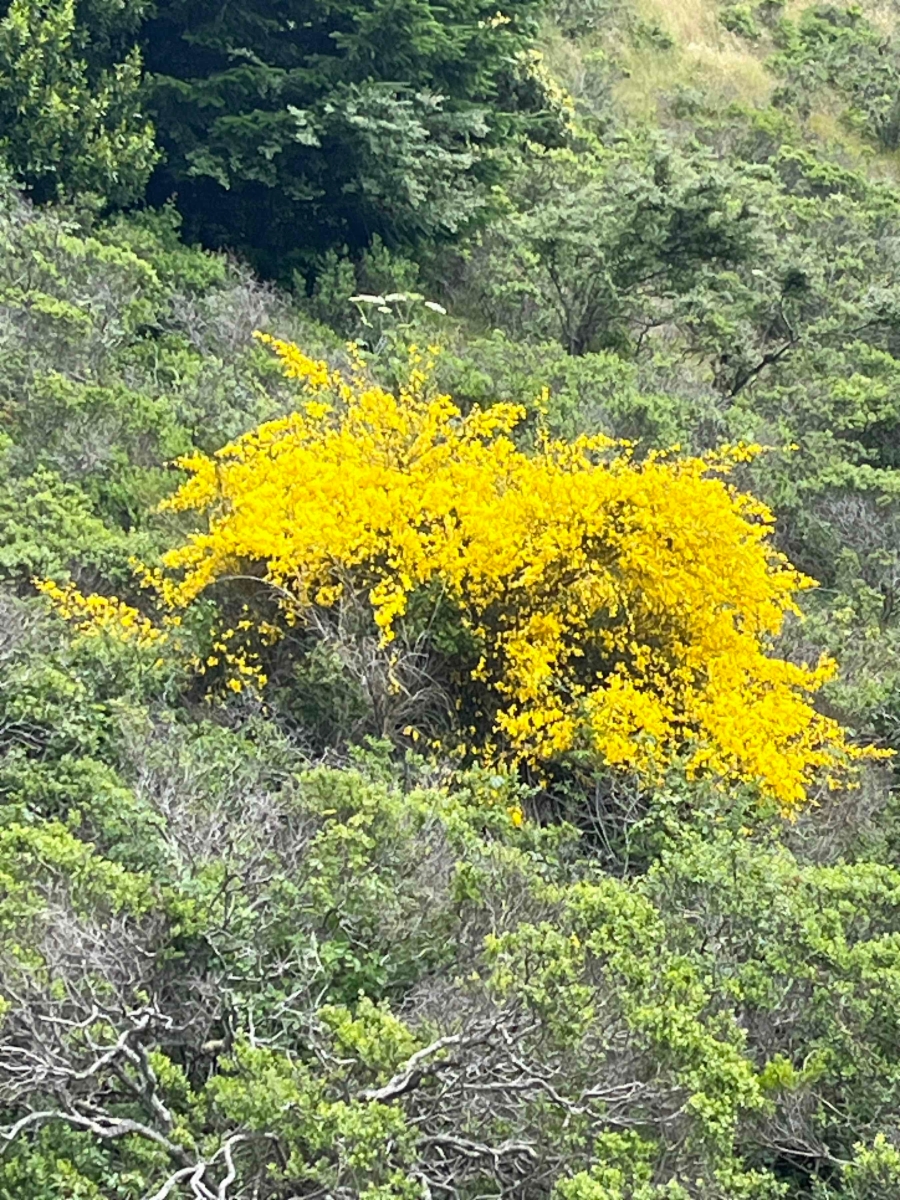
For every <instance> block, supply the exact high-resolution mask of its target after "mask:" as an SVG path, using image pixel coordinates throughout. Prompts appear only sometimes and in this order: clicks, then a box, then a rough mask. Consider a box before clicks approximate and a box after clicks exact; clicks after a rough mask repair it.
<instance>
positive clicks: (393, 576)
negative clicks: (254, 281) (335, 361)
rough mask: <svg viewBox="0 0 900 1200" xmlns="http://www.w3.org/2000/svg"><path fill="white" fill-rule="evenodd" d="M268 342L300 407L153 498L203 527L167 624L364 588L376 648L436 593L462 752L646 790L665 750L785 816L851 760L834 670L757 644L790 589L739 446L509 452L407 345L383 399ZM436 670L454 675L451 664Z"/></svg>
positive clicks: (775, 625)
mask: <svg viewBox="0 0 900 1200" xmlns="http://www.w3.org/2000/svg"><path fill="white" fill-rule="evenodd" d="M263 340H265V341H267V342H268V343H269V344H270V345H271V346H272V347H273V348H274V350H275V352H276V353H277V354H278V356H279V357H280V359H281V361H282V363H283V366H284V369H285V370H286V372H287V374H288V375H289V376H290V377H292V378H294V379H296V380H299V381H300V382H301V384H302V387H303V389H304V393H305V403H304V405H303V406H301V408H300V410H299V411H297V412H294V413H292V414H290V415H288V416H286V417H284V418H282V419H279V420H276V421H272V422H269V423H267V424H264V425H262V426H260V427H259V428H258V429H256V430H254V431H253V432H251V433H248V434H247V435H246V436H243V437H241V438H239V439H238V440H237V441H235V442H233V443H232V444H231V445H228V446H226V447H224V448H223V449H222V450H220V451H219V452H218V453H217V454H216V455H215V456H214V457H207V456H205V455H201V454H197V455H194V456H192V457H189V458H186V459H184V460H183V461H182V463H181V466H182V467H183V468H184V469H185V470H186V471H188V472H189V473H190V478H189V479H188V480H187V481H186V482H185V483H184V485H183V486H182V487H181V488H180V489H179V490H178V491H177V493H176V494H175V495H174V496H173V497H172V498H171V500H169V501H168V502H167V505H168V507H169V508H171V509H173V510H179V511H185V510H195V511H196V512H197V513H200V514H203V517H204V523H203V527H202V528H201V529H198V530H197V532H195V533H194V534H192V535H191V536H190V537H189V538H188V539H187V541H186V542H185V543H184V544H182V545H180V546H178V547H177V548H175V549H173V550H172V551H171V552H169V553H168V554H167V555H166V556H165V558H164V562H163V571H162V572H161V573H160V574H159V576H158V578H157V584H158V587H159V589H160V593H161V596H162V598H163V601H164V602H165V604H166V605H167V606H168V607H169V609H170V610H176V609H179V608H183V607H185V606H188V605H190V604H191V603H192V602H193V601H195V600H196V599H197V598H198V597H200V596H201V595H203V594H204V593H205V592H206V591H207V589H209V588H210V587H211V585H213V584H214V583H216V582H217V581H222V580H224V579H225V578H227V577H229V576H236V575H240V574H252V575H254V576H255V577H258V578H261V579H262V580H264V581H266V582H267V583H268V584H269V585H271V592H272V595H273V596H274V597H276V598H277V603H278V606H279V608H280V611H281V614H282V618H283V620H284V622H285V623H286V624H288V625H290V624H297V623H302V622H303V621H304V620H305V619H306V617H308V616H309V615H310V614H312V612H313V611H314V610H316V609H317V608H318V609H323V608H325V609H327V608H329V607H331V606H334V605H336V604H338V603H339V602H340V601H341V600H342V598H346V596H347V595H348V592H350V591H352V593H353V594H354V595H359V594H362V595H363V596H364V597H365V598H366V603H367V604H368V606H369V607H370V610H371V619H372V621H373V622H374V625H375V626H376V627H377V629H378V630H379V631H380V639H381V644H382V646H383V647H385V648H386V649H385V652H386V653H388V652H389V648H390V643H391V642H392V641H393V639H394V638H395V636H396V635H397V633H398V632H399V631H400V630H401V629H402V628H403V625H404V622H408V621H411V620H412V619H413V609H414V607H415V605H414V598H415V597H417V596H421V595H423V594H429V595H436V596H438V597H439V598H440V602H441V603H442V604H443V605H444V609H445V611H446V612H448V613H451V614H452V616H453V621H455V623H456V628H457V629H458V630H459V631H461V632H462V634H463V635H464V637H465V638H466V639H467V645H468V646H469V647H470V648H471V656H470V658H469V659H467V660H466V661H465V662H464V663H463V664H462V666H463V668H464V669H460V670H459V671H457V673H456V679H455V681H454V679H452V678H449V677H448V681H447V682H448V687H453V686H455V688H456V693H457V695H456V700H457V709H458V710H459V712H460V725H461V729H462V730H463V731H464V735H465V737H466V739H467V742H468V745H469V748H470V749H471V750H472V751H473V752H479V751H482V752H483V751H484V750H485V748H486V747H491V752H492V753H496V754H498V755H501V756H506V757H507V758H508V759H511V760H514V761H515V760H519V761H521V760H527V761H529V762H531V763H535V764H540V763H542V762H546V761H548V760H552V759H554V758H555V757H557V756H559V755H560V754H562V753H564V752H566V751H569V750H571V749H575V748H579V749H589V750H590V751H592V752H593V753H594V754H595V755H596V756H597V757H598V759H599V760H601V761H602V762H603V763H605V764H608V765H610V766H614V767H621V768H627V769H631V770H635V771H638V772H640V773H641V774H643V775H644V776H647V777H650V778H658V777H659V775H660V773H661V772H662V771H664V770H665V769H666V768H667V767H669V766H670V765H671V764H672V763H673V762H674V761H676V760H678V761H681V762H683V763H684V764H685V766H686V769H687V771H688V772H689V774H691V775H696V774H697V773H699V772H711V773H713V774H714V775H716V776H718V777H720V778H723V779H726V780H740V781H744V782H749V783H752V784H755V785H758V786H759V787H760V788H761V789H762V790H763V792H765V793H766V794H767V795H769V796H771V797H773V798H775V799H776V800H777V801H778V802H779V803H780V804H781V806H782V808H783V809H784V810H785V811H788V812H790V811H791V810H793V809H795V808H796V807H797V806H799V805H800V804H801V803H802V802H803V801H804V799H806V798H807V796H808V791H809V788H810V785H811V783H812V782H813V780H814V779H815V778H816V777H819V776H823V777H824V778H826V779H827V780H829V781H831V782H834V781H835V780H836V779H837V778H839V776H840V773H841V771H842V770H843V768H845V767H846V766H847V764H848V763H849V761H850V760H851V759H853V758H855V757H859V756H861V755H862V754H869V753H873V752H872V751H862V750H859V749H856V748H854V747H852V746H851V745H849V744H848V742H847V740H846V737H845V734H844V732H843V731H842V729H841V728H840V727H839V725H838V724H836V723H835V722H834V721H833V720H830V719H828V718H827V717H825V716H823V715H821V714H820V713H818V712H817V711H816V710H815V708H814V707H813V704H812V702H811V701H812V696H813V694H814V693H815V692H816V691H817V690H818V689H819V688H820V687H821V685H822V684H823V683H824V682H825V681H826V680H827V679H828V678H829V677H830V676H831V675H832V673H833V671H834V665H833V664H832V663H830V662H822V663H820V664H819V665H818V666H816V667H812V668H809V667H806V666H800V665H795V664H793V663H789V662H786V661H783V660H780V659H778V658H776V657H773V656H772V654H771V653H770V648H771V639H772V638H773V637H774V636H775V635H776V634H777V633H778V632H779V630H780V629H781V627H782V623H783V621H784V619H785V616H786V614H788V613H796V612H797V611H798V610H797V606H796V599H795V598H796V595H797V593H798V591H800V590H801V589H803V588H807V587H809V586H811V584H812V581H811V580H809V579H807V578H805V577H803V576H802V575H800V574H799V573H798V572H797V571H796V570H794V569H793V568H792V567H791V565H790V564H789V563H788V562H787V561H786V560H785V559H784V558H783V557H782V555H780V554H779V553H777V552H776V550H775V549H774V548H773V546H772V544H771V540H770V535H771V532H772V517H771V514H770V513H769V512H768V511H767V509H766V508H765V507H764V506H763V505H762V504H760V503H759V502H758V501H757V500H755V499H753V498H752V497H750V496H747V495H744V494H741V493H740V492H739V491H738V490H737V489H735V488H734V487H733V486H732V485H731V484H730V483H729V481H728V478H727V476H728V472H729V470H730V469H731V467H732V466H733V465H734V464H735V463H737V462H740V461H745V460H746V459H747V458H749V457H751V456H752V455H753V454H754V453H755V452H756V451H755V449H754V448H753V447H746V446H736V447H731V448H726V449H724V450H721V451H719V452H718V453H717V454H715V455H710V456H706V457H702V458H678V457H675V456H674V455H672V454H654V455H650V456H649V457H648V458H646V459H644V460H643V461H640V462H638V461H637V460H636V459H635V458H634V456H633V453H632V448H631V447H629V446H628V445H626V444H620V443H613V442H611V441H610V440H609V439H606V438H602V437H593V438H587V437H584V438H580V439H578V440H577V441H574V442H563V441H553V440H550V439H549V438H547V437H546V436H544V435H543V434H541V433H538V434H537V436H536V437H535V438H534V445H533V446H532V447H531V448H529V449H523V448H522V445H521V444H520V443H521V441H524V440H525V439H524V437H522V436H521V429H520V431H519V435H520V439H519V442H517V441H516V440H514V437H513V434H514V431H516V427H517V426H521V423H522V422H523V418H524V417H525V413H524V410H523V409H522V408H520V407H517V406H514V405H510V404H497V405H495V406H493V407H491V408H486V409H481V408H475V409H473V410H472V411H471V412H469V413H467V414H465V415H464V414H463V413H461V412H460V410H459V409H458V408H457V407H456V406H455V405H454V404H453V402H452V400H451V399H450V398H449V397H448V396H442V395H434V394H433V392H432V391H431V390H430V389H429V387H428V371H427V365H424V366H423V363H422V360H421V359H420V358H419V357H418V356H417V355H415V354H412V355H411V368H410V373H409V377H408V380H407V382H406V383H405V384H404V386H402V387H401V388H399V389H398V390H397V392H396V394H393V393H391V392H389V391H386V390H384V389H382V388H381V387H378V386H377V385H374V384H373V383H372V382H371V381H370V380H368V379H367V378H366V377H365V374H364V372H363V370H362V369H361V367H359V366H358V365H357V366H355V367H353V368H352V369H351V370H350V371H349V372H347V373H343V374H342V373H341V372H337V371H332V370H330V369H329V368H328V366H327V365H326V364H325V363H322V362H315V361H313V360H311V359H309V358H307V357H306V356H304V355H303V354H302V353H301V351H300V350H299V349H298V348H297V347H296V346H293V345H289V344H286V343H282V342H278V341H274V340H273V339H270V338H265V339H263ZM450 675H452V672H450Z"/></svg>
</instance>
